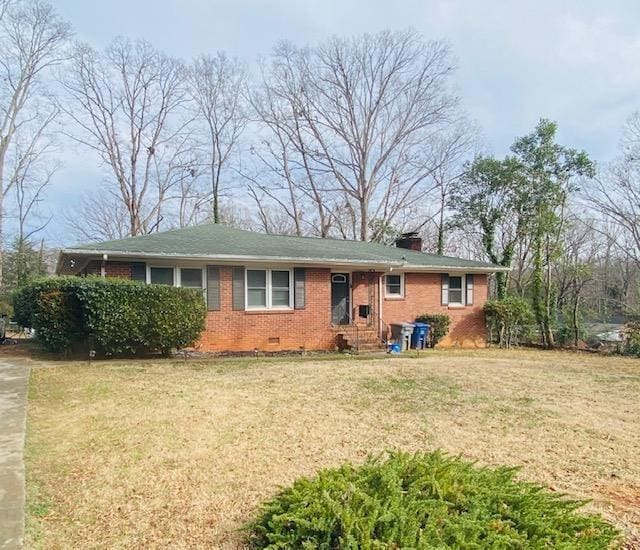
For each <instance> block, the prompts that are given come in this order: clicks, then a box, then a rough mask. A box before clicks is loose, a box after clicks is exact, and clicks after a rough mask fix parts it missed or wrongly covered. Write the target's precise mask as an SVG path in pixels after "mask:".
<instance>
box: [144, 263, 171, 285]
mask: <svg viewBox="0 0 640 550" xmlns="http://www.w3.org/2000/svg"><path fill="white" fill-rule="evenodd" d="M149 282H150V283H151V284H152V285H169V286H173V267H150V268H149Z"/></svg>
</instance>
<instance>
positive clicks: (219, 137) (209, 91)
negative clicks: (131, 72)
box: [189, 52, 248, 223]
mask: <svg viewBox="0 0 640 550" xmlns="http://www.w3.org/2000/svg"><path fill="white" fill-rule="evenodd" d="M246 78H247V70H246V67H245V65H244V64H243V63H241V62H240V61H239V60H237V59H230V58H228V57H227V55H226V54H225V53H223V52H218V53H217V54H216V55H215V56H208V55H203V56H200V57H198V58H196V59H195V60H194V61H193V63H192V65H191V67H190V70H189V83H190V87H189V91H190V95H191V97H192V98H193V101H194V104H195V106H196V109H197V113H198V114H197V126H198V128H199V130H200V132H199V134H200V136H201V139H202V142H203V143H202V149H203V153H204V154H203V162H204V164H205V166H206V172H205V173H206V175H207V177H208V180H209V193H210V198H211V215H212V216H211V217H212V219H213V222H214V223H219V222H220V195H221V191H222V186H223V184H224V183H226V182H225V181H223V176H224V174H225V173H226V172H227V168H228V165H229V163H230V162H231V160H232V158H233V155H234V153H235V152H236V149H237V147H238V141H239V139H240V136H241V134H242V132H243V131H244V129H245V127H246V125H247V120H248V119H247V109H246V106H245V101H244V99H243V98H244V91H245V87H246Z"/></svg>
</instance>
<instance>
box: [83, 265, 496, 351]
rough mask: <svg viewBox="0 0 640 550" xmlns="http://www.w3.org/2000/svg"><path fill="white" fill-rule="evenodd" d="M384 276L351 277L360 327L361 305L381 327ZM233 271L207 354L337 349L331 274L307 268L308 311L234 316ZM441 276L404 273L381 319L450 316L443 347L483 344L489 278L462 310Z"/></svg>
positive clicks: (113, 271)
mask: <svg viewBox="0 0 640 550" xmlns="http://www.w3.org/2000/svg"><path fill="white" fill-rule="evenodd" d="M101 265H102V262H101V261H95V262H91V263H90V264H89V265H88V266H87V269H86V273H87V274H90V275H91V274H93V275H99V274H100V268H101ZM105 267H106V274H107V277H123V278H131V266H130V264H128V263H124V262H107V263H106V266H105ZM379 278H380V273H368V272H354V273H352V275H351V281H352V296H351V297H352V300H351V313H352V315H353V319H354V321H355V322H356V323H358V324H360V325H364V324H366V323H367V319H365V318H361V317H359V316H358V306H359V305H366V304H369V305H370V307H371V320H372V321H373V326H376V325H377V319H378V308H379V303H380V300H379V290H380V289H379V286H378V282H379ZM231 281H232V278H231V268H230V267H229V268H226V267H222V268H220V305H221V309H220V311H209V312H208V313H207V328H206V329H205V331H204V333H203V334H202V338H201V339H200V342H199V346H200V349H202V350H203V351H252V350H254V349H255V348H258V349H259V350H260V351H289V350H299V349H300V348H301V347H302V346H304V348H305V349H307V350H321V349H333V348H334V347H335V343H336V331H335V330H334V328H332V326H331V271H330V270H329V269H307V272H306V288H305V296H306V307H305V309H302V310H291V311H289V310H288V311H234V310H233V309H232V306H231V297H232V295H231V287H232V284H231ZM440 292H441V290H440V274H439V273H407V274H405V296H404V298H403V299H383V306H382V318H383V319H384V321H385V322H386V323H387V324H391V323H396V322H401V321H413V320H414V319H415V318H416V317H417V316H418V315H420V314H422V313H446V314H447V315H449V316H450V317H451V328H450V330H449V334H448V335H447V337H446V338H445V339H444V340H443V341H442V342H441V343H440V345H441V346H443V347H446V346H466V347H469V346H477V347H481V346H484V345H485V333H486V330H485V320H484V314H483V312H482V306H483V305H484V303H485V301H486V299H487V277H486V275H478V274H476V275H474V304H473V305H472V306H465V307H462V308H453V307H452V308H449V307H448V306H442V305H440V300H441V297H440Z"/></svg>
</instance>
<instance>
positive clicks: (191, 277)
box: [180, 267, 202, 289]
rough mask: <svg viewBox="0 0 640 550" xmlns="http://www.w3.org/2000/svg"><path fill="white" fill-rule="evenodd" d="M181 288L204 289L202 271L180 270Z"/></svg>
mask: <svg viewBox="0 0 640 550" xmlns="http://www.w3.org/2000/svg"><path fill="white" fill-rule="evenodd" d="M180 286H184V287H186V288H199V289H202V269H199V268H195V269H194V268H186V267H183V268H181V269H180Z"/></svg>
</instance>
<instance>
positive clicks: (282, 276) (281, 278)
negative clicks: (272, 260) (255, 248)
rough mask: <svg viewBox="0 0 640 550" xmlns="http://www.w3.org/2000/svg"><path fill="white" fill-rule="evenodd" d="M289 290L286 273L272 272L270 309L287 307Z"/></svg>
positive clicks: (289, 284) (289, 285)
mask: <svg viewBox="0 0 640 550" xmlns="http://www.w3.org/2000/svg"><path fill="white" fill-rule="evenodd" d="M290 288H291V283H290V282H289V272H288V271H272V272H271V307H289V302H290V301H291V300H290Z"/></svg>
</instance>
